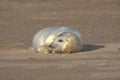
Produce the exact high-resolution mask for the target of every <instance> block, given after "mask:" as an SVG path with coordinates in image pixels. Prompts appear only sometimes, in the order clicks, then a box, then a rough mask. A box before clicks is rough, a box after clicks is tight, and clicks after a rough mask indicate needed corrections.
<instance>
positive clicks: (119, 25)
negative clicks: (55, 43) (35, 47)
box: [0, 0, 120, 80]
mask: <svg viewBox="0 0 120 80" xmlns="http://www.w3.org/2000/svg"><path fill="white" fill-rule="evenodd" d="M50 26H71V27H74V28H76V29H78V30H79V31H80V33H81V34H82V36H83V40H84V45H83V50H82V51H81V52H78V53H73V54H47V55H44V54H39V53H35V52H33V51H31V50H30V49H29V48H30V47H31V45H32V39H33V36H34V35H35V33H36V32H37V31H39V30H40V29H43V28H45V27H50ZM48 79H49V80H101V79H102V80H119V79H120V1H119V0H0V80H48Z"/></svg>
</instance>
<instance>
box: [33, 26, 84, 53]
mask: <svg viewBox="0 0 120 80" xmlns="http://www.w3.org/2000/svg"><path fill="white" fill-rule="evenodd" d="M82 44H83V39H82V36H81V34H80V33H79V31H78V30H76V29H74V28H72V27H66V26H54V27H48V28H44V29H42V30H40V31H38V32H37V33H36V34H35V35H34V37H33V41H32V48H33V49H34V50H35V51H37V52H39V53H43V54H47V53H74V52H78V51H81V49H82Z"/></svg>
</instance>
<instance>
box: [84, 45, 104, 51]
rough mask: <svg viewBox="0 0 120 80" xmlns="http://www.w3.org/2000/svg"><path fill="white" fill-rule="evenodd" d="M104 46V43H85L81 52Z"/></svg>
mask: <svg viewBox="0 0 120 80" xmlns="http://www.w3.org/2000/svg"><path fill="white" fill-rule="evenodd" d="M104 47H105V46H104V45H92V44H87V45H83V49H82V52H87V51H93V50H96V49H100V48H104Z"/></svg>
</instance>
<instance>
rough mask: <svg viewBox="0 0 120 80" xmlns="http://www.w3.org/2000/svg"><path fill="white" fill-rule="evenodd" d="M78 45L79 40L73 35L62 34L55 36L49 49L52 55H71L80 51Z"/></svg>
mask: <svg viewBox="0 0 120 80" xmlns="http://www.w3.org/2000/svg"><path fill="white" fill-rule="evenodd" d="M80 44H81V43H80V40H79V38H78V37H77V36H76V35H75V34H74V33H70V32H64V33H62V34H59V35H57V36H56V38H55V39H54V41H53V43H52V44H51V45H50V48H51V50H52V51H53V53H71V52H76V51H80V48H79V46H80Z"/></svg>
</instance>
